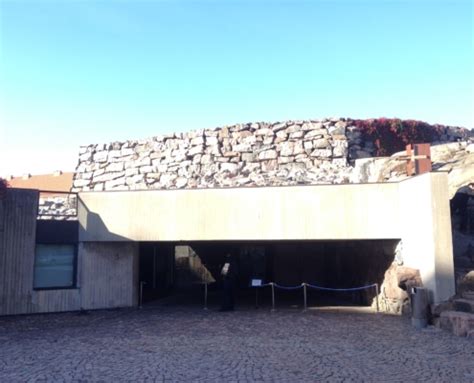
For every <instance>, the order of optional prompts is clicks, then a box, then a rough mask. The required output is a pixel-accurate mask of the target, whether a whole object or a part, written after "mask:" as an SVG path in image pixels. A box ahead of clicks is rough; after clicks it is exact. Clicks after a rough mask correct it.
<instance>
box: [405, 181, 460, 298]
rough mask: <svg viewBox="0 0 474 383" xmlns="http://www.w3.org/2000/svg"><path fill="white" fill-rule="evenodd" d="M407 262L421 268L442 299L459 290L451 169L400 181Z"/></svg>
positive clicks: (406, 263) (427, 282) (424, 281)
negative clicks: (449, 186) (455, 274)
mask: <svg viewBox="0 0 474 383" xmlns="http://www.w3.org/2000/svg"><path fill="white" fill-rule="evenodd" d="M399 185H400V208H401V210H400V216H401V220H400V228H401V233H402V235H401V238H402V246H403V250H402V254H403V260H404V264H405V265H406V266H409V267H413V268H416V269H419V270H420V274H421V277H422V280H423V284H424V285H425V286H426V287H428V288H429V289H430V291H431V293H432V297H431V298H432V300H433V301H434V302H439V301H443V300H446V299H448V298H449V297H450V296H452V295H453V294H454V293H455V282H454V264H453V249H452V237H451V215H450V210H449V197H448V176H447V173H429V174H424V175H422V176H419V177H414V178H411V179H409V180H407V181H404V182H401V183H400V184H399Z"/></svg>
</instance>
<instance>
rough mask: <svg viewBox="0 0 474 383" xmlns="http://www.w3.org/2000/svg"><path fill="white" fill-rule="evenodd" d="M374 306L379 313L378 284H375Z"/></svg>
mask: <svg viewBox="0 0 474 383" xmlns="http://www.w3.org/2000/svg"><path fill="white" fill-rule="evenodd" d="M375 305H376V307H377V312H379V310H380V308H379V284H378V283H376V284H375Z"/></svg>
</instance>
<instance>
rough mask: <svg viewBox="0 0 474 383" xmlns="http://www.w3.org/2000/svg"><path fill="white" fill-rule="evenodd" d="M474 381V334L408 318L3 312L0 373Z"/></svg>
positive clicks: (72, 377) (14, 378) (62, 377)
mask: <svg viewBox="0 0 474 383" xmlns="http://www.w3.org/2000/svg"><path fill="white" fill-rule="evenodd" d="M24 381H40V382H41V381H44V382H50V381H51V382H85V381H87V382H89V381H91V382H95V381H103V382H112V381H114V382H115V381H144V382H253V381H260V382H324V381H328V382H450V383H454V382H473V381H474V342H473V341H472V340H468V339H464V338H457V337H455V336H453V335H451V334H449V333H445V332H443V331H440V330H435V329H432V328H431V329H428V330H423V331H417V330H415V329H413V328H412V327H411V326H410V323H409V321H408V320H407V319H405V318H400V317H395V316H385V315H375V314H364V313H343V312H331V311H329V312H328V311H321V310H314V311H312V310H310V311H309V312H306V313H301V312H300V311H297V310H281V311H276V312H274V313H271V312H269V311H268V310H264V309H260V310H252V309H248V310H241V311H236V312H231V313H218V312H215V311H207V312H206V311H203V310H202V309H200V308H198V307H186V308H176V307H157V308H151V309H144V310H141V311H137V310H112V311H96V312H91V313H89V314H87V315H80V314H78V313H65V314H48V315H32V316H18V317H3V318H0V382H24Z"/></svg>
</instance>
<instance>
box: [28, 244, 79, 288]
mask: <svg viewBox="0 0 474 383" xmlns="http://www.w3.org/2000/svg"><path fill="white" fill-rule="evenodd" d="M38 245H43V246H72V247H73V248H74V254H73V259H72V285H71V286H49V287H35V266H36V247H37V246H38ZM77 253H78V246H77V243H41V242H40V243H35V258H34V262H33V291H43V290H75V289H78V286H77V259H78V257H77Z"/></svg>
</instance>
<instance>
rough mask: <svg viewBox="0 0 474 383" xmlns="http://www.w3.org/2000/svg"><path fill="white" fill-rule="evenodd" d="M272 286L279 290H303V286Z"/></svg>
mask: <svg viewBox="0 0 474 383" xmlns="http://www.w3.org/2000/svg"><path fill="white" fill-rule="evenodd" d="M273 285H274V286H275V287H277V288H279V289H282V290H298V289H301V288H303V284H301V285H299V286H282V285H278V284H276V283H274V284H273Z"/></svg>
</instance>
